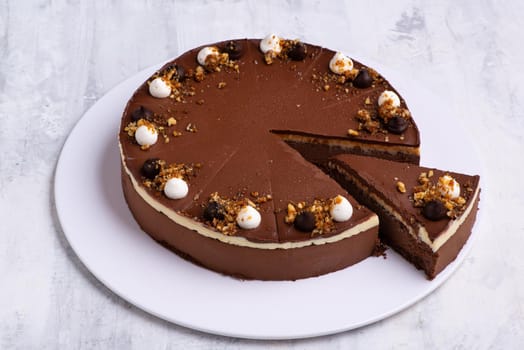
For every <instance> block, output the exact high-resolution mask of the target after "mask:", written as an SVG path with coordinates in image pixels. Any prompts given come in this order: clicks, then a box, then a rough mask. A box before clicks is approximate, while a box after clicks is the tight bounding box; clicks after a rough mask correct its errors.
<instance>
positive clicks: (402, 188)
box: [397, 181, 406, 193]
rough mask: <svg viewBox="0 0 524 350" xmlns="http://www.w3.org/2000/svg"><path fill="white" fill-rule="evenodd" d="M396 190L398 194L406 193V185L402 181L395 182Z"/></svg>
mask: <svg viewBox="0 0 524 350" xmlns="http://www.w3.org/2000/svg"><path fill="white" fill-rule="evenodd" d="M397 190H398V191H399V192H400V193H406V185H405V184H404V183H403V182H402V181H397Z"/></svg>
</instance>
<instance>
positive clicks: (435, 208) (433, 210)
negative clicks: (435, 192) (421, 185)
mask: <svg viewBox="0 0 524 350" xmlns="http://www.w3.org/2000/svg"><path fill="white" fill-rule="evenodd" d="M446 213H447V210H446V207H445V206H444V204H443V203H442V202H441V201H438V200H432V201H429V202H427V203H426V205H425V206H424V208H423V209H422V215H424V217H425V218H426V219H428V220H431V221H438V220H442V219H444V218H445V217H446Z"/></svg>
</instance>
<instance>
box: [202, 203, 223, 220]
mask: <svg viewBox="0 0 524 350" xmlns="http://www.w3.org/2000/svg"><path fill="white" fill-rule="evenodd" d="M203 216H204V219H205V220H207V221H213V219H218V220H223V219H224V207H223V206H222V205H221V204H220V203H218V202H215V201H211V202H209V203H208V204H207V206H206V208H205V209H204V215H203Z"/></svg>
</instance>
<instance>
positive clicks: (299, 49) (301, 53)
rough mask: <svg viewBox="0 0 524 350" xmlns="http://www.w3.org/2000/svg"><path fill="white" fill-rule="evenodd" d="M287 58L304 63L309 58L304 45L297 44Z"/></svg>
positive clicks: (290, 50)
mask: <svg viewBox="0 0 524 350" xmlns="http://www.w3.org/2000/svg"><path fill="white" fill-rule="evenodd" d="M287 56H288V57H289V58H291V59H292V60H293V61H302V60H304V59H305V58H306V56H307V48H306V45H304V43H301V42H297V43H295V44H294V45H293V46H292V47H291V48H290V49H289V51H288V52H287Z"/></svg>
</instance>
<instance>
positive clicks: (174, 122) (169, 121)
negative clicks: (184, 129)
mask: <svg viewBox="0 0 524 350" xmlns="http://www.w3.org/2000/svg"><path fill="white" fill-rule="evenodd" d="M167 125H168V126H173V125H176V119H175V118H173V117H170V118H169V119H168V120H167Z"/></svg>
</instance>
